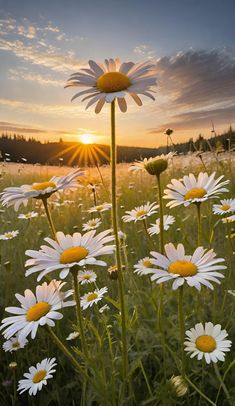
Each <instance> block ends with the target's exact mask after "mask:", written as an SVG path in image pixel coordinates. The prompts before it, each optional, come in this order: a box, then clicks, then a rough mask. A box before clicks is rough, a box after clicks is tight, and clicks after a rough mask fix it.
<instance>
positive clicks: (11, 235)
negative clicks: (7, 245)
mask: <svg viewBox="0 0 235 406" xmlns="http://www.w3.org/2000/svg"><path fill="white" fill-rule="evenodd" d="M5 237H6V238H12V237H13V234H12V233H5Z"/></svg>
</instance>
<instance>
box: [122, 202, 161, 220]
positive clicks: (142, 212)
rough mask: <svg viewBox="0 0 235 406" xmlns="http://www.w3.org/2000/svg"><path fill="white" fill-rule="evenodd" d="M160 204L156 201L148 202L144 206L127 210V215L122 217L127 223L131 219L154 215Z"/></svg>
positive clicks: (143, 218) (141, 218)
mask: <svg viewBox="0 0 235 406" xmlns="http://www.w3.org/2000/svg"><path fill="white" fill-rule="evenodd" d="M158 207H159V206H158V205H156V204H155V203H150V202H147V203H146V204H144V205H142V206H138V207H135V208H134V209H133V210H130V211H126V214H127V215H126V216H123V217H122V219H123V221H124V222H125V223H129V222H130V221H134V222H135V223H136V221H140V220H145V219H146V218H147V217H149V216H152V215H153V214H155V213H157V209H158Z"/></svg>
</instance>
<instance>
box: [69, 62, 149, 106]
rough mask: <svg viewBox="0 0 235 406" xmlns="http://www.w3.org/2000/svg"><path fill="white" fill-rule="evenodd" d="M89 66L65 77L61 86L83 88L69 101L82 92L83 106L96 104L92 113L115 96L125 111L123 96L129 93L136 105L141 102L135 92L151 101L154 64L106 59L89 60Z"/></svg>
mask: <svg viewBox="0 0 235 406" xmlns="http://www.w3.org/2000/svg"><path fill="white" fill-rule="evenodd" d="M88 63H89V69H81V70H80V72H77V73H74V74H72V75H71V77H70V78H69V79H68V82H67V84H66V86H65V87H69V86H79V87H83V88H86V90H82V91H80V92H78V93H76V94H75V95H74V96H73V98H72V101H73V100H74V99H76V98H77V97H79V96H84V95H86V96H85V97H84V98H83V99H82V101H85V100H89V99H90V100H89V102H88V104H87V106H86V109H87V108H88V107H90V106H91V105H92V104H94V103H96V102H97V104H96V108H95V112H96V113H99V112H100V111H101V109H102V108H103V106H104V104H105V102H106V103H111V102H112V101H113V100H114V99H115V98H117V101H118V105H119V108H120V110H121V111H122V112H126V110H127V103H126V100H125V97H126V96H127V95H130V96H131V97H132V98H133V99H134V101H135V102H136V104H137V105H138V106H141V105H142V101H141V99H140V98H139V96H138V94H139V95H144V96H147V97H149V98H151V99H152V100H155V99H154V97H153V96H152V94H151V93H152V92H153V90H151V87H152V86H154V85H155V84H156V72H155V66H154V65H153V64H150V63H149V62H144V63H136V64H135V63H133V62H124V63H121V62H120V61H119V59H115V60H114V59H106V60H105V63H104V64H101V63H96V62H95V61H89V62H88Z"/></svg>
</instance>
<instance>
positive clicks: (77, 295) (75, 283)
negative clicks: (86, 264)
mask: <svg viewBox="0 0 235 406" xmlns="http://www.w3.org/2000/svg"><path fill="white" fill-rule="evenodd" d="M72 275H73V287H74V298H75V301H76V313H77V323H78V325H79V329H80V336H81V342H82V349H83V351H84V354H85V356H86V357H87V358H88V350H87V345H86V339H85V334H84V326H83V317H82V311H81V304H80V292H79V286H78V277H77V275H78V270H77V269H73V271H72Z"/></svg>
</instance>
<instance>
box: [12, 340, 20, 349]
mask: <svg viewBox="0 0 235 406" xmlns="http://www.w3.org/2000/svg"><path fill="white" fill-rule="evenodd" d="M12 348H20V344H19V343H18V341H17V342H16V343H13V344H12Z"/></svg>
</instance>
